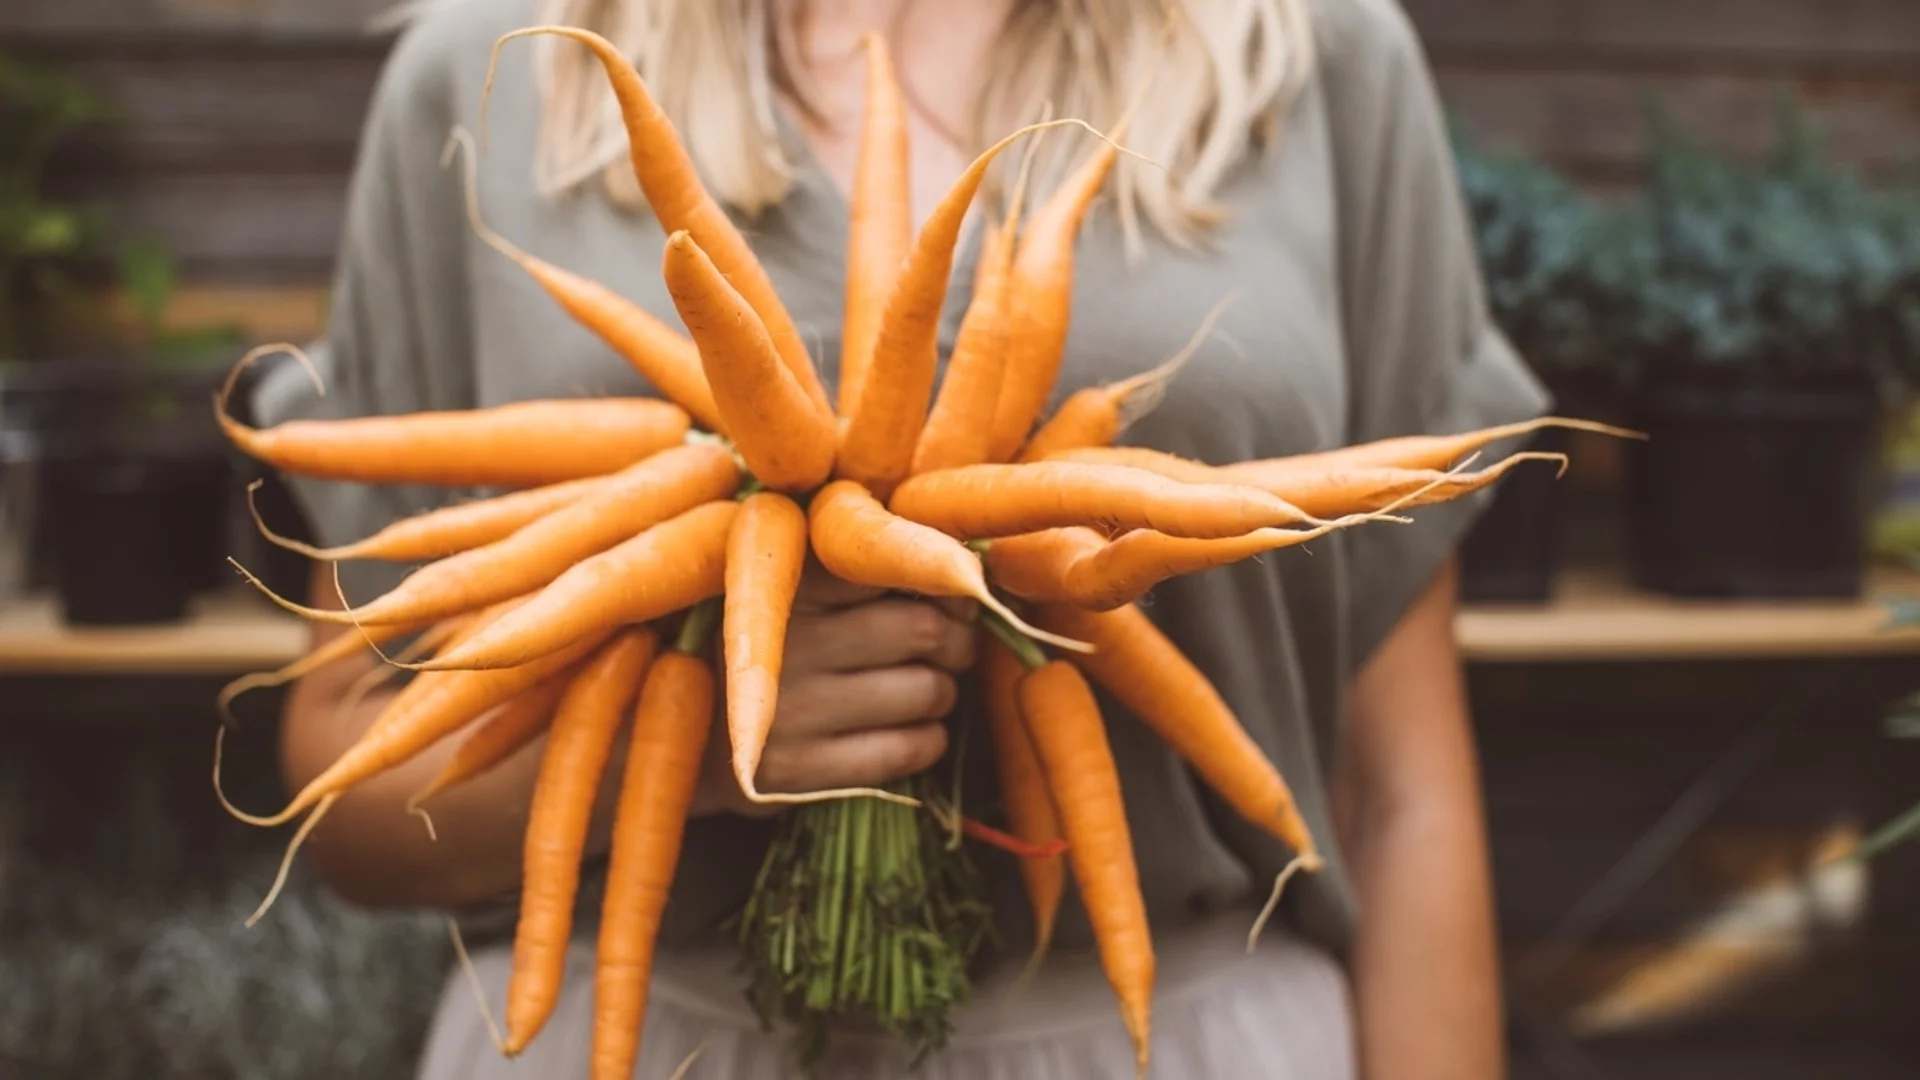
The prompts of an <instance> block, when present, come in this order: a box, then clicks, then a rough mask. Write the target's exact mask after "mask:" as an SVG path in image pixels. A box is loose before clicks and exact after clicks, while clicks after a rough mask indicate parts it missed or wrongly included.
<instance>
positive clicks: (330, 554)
mask: <svg viewBox="0 0 1920 1080" xmlns="http://www.w3.org/2000/svg"><path fill="white" fill-rule="evenodd" d="M265 483H266V481H265V480H255V481H253V482H252V483H250V484H248V485H247V514H248V515H249V516H250V517H252V518H253V527H254V528H255V529H256V530H258V531H259V533H260V536H261V538H262V539H264V540H266V541H267V543H269V544H272V545H274V546H275V547H279V548H285V549H286V550H288V551H291V552H294V553H296V554H299V555H305V556H306V557H307V558H309V559H313V560H316V561H318V562H328V561H331V560H334V559H351V558H353V547H354V545H352V544H348V545H346V546H345V547H338V548H322V547H314V546H313V545H312V544H307V543H302V542H301V541H299V540H295V539H293V538H292V537H290V536H281V535H280V534H279V533H277V532H274V531H273V528H272V527H271V526H269V525H268V524H267V522H266V519H265V518H263V517H261V516H260V507H259V505H258V504H257V503H255V501H254V497H253V496H254V493H255V492H257V491H259V490H260V488H261V486H262V485H264V484H265Z"/></svg>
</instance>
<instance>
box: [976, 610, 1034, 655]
mask: <svg viewBox="0 0 1920 1080" xmlns="http://www.w3.org/2000/svg"><path fill="white" fill-rule="evenodd" d="M980 621H981V622H983V623H985V624H986V627H987V630H988V632H990V633H991V634H993V636H994V637H997V638H999V639H1000V643H1001V644H1003V645H1005V646H1006V647H1007V648H1009V649H1011V650H1013V655H1015V656H1017V657H1019V658H1020V662H1021V663H1022V664H1025V665H1026V666H1027V667H1028V668H1039V667H1045V666H1046V663H1047V654H1046V653H1044V652H1041V651H1040V646H1039V644H1037V643H1036V642H1035V641H1034V640H1033V639H1032V638H1030V637H1028V636H1027V635H1025V634H1023V633H1021V632H1020V631H1018V630H1016V629H1014V628H1013V626H1012V625H1011V624H1009V623H1008V622H1007V621H1006V620H1005V619H1003V618H1001V617H1000V616H998V615H996V614H994V613H993V612H991V611H987V610H982V611H981V612H980Z"/></svg>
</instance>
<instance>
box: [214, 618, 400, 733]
mask: <svg viewBox="0 0 1920 1080" xmlns="http://www.w3.org/2000/svg"><path fill="white" fill-rule="evenodd" d="M426 625H427V623H426V622H425V621H422V622H418V623H390V624H388V625H386V626H370V627H368V628H367V632H366V634H365V636H362V635H359V634H336V635H334V636H333V637H332V638H330V639H329V640H327V641H326V642H323V643H322V644H320V645H319V646H317V647H315V648H314V649H313V650H311V651H309V652H308V653H307V654H306V655H305V656H302V657H301V658H300V659H298V660H295V661H293V662H292V663H290V664H287V665H285V666H283V667H281V668H279V669H277V670H274V671H256V672H250V673H248V674H246V675H242V676H240V677H239V678H237V679H235V680H233V681H232V682H230V683H228V684H227V685H225V686H223V687H221V688H220V693H219V695H218V696H217V697H216V698H215V699H214V708H216V709H217V710H218V711H219V713H220V719H221V722H222V723H224V724H225V725H226V726H227V727H229V728H234V727H238V726H239V724H238V721H236V720H235V719H234V718H233V712H232V709H233V702H234V699H236V698H238V697H239V696H240V695H241V694H244V693H246V692H247V691H249V690H261V689H265V688H266V687H269V686H284V685H285V684H287V683H290V682H292V681H294V680H295V679H298V678H301V677H302V676H305V675H307V674H309V673H311V672H314V671H318V670H319V669H321V668H323V667H326V666H327V665H328V664H335V663H339V662H340V661H342V660H346V659H348V658H349V657H352V656H355V655H358V654H359V652H360V651H361V650H362V649H366V648H369V647H370V646H375V645H384V644H386V643H387V642H389V641H392V640H394V639H395V638H398V637H400V636H401V635H403V634H409V633H412V632H413V631H415V630H418V629H420V628H421V627H423V626H426Z"/></svg>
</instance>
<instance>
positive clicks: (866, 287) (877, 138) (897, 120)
mask: <svg viewBox="0 0 1920 1080" xmlns="http://www.w3.org/2000/svg"><path fill="white" fill-rule="evenodd" d="M861 46H862V47H863V48H864V49H865V50H866V54H867V104H866V109H865V111H864V113H863V116H862V121H861V126H860V151H859V157H858V159H857V160H856V163H855V166H854V172H853V208H852V215H851V216H852V220H851V221H850V222H849V225H848V229H847V296H846V313H845V315H844V316H843V319H842V326H843V330H842V332H841V341H840V413H841V415H842V416H846V415H850V414H851V413H852V412H853V409H854V406H855V405H856V404H857V403H858V402H859V400H860V383H861V380H862V379H864V378H865V377H866V372H867V365H868V363H869V362H870V361H871V360H872V358H873V344H874V341H875V339H877V338H878V337H879V335H880V314H881V311H882V310H883V309H884V307H885V305H886V302H887V294H888V293H890V292H892V291H893V283H894V280H895V279H896V278H898V277H899V275H900V267H901V264H902V263H904V262H905V261H906V258H907V251H908V250H909V249H910V248H912V246H913V201H912V190H911V188H910V187H909V185H908V173H907V110H906V107H905V104H904V103H903V99H902V97H901V94H900V84H899V83H898V82H897V81H896V80H895V78H894V72H893V57H892V55H891V53H890V51H889V50H888V48H887V39H886V38H885V37H883V36H881V35H880V34H877V33H869V34H867V35H865V36H864V37H863V38H861Z"/></svg>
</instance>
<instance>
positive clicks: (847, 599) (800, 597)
mask: <svg viewBox="0 0 1920 1080" xmlns="http://www.w3.org/2000/svg"><path fill="white" fill-rule="evenodd" d="M885 591H886V590H884V589H876V588H873V587H871V586H867V585H855V584H853V583H852V582H850V581H842V580H841V579H839V578H837V577H834V576H833V575H832V574H829V573H827V570H826V568H825V567H823V566H821V565H820V563H819V562H818V561H817V560H815V559H814V558H812V557H811V556H809V557H808V558H807V565H806V567H805V568H804V569H803V570H801V572H800V588H799V589H798V590H797V591H796V592H795V593H794V594H793V610H794V613H795V614H796V615H797V614H800V613H803V612H820V611H833V610H836V609H838V608H845V607H852V606H853V605H855V604H863V603H865V602H867V601H868V600H872V599H874V598H875V597H878V596H880V595H882V594H883V593H884V592H885Z"/></svg>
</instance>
